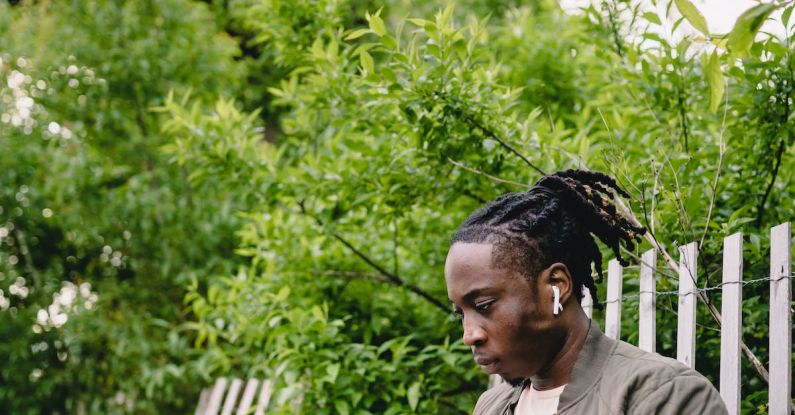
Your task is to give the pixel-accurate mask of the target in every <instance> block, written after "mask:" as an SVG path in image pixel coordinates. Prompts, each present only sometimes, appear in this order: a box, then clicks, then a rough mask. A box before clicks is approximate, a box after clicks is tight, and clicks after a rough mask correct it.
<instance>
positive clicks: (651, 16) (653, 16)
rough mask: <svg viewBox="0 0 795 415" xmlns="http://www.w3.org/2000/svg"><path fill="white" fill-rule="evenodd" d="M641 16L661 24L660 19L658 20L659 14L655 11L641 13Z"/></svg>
mask: <svg viewBox="0 0 795 415" xmlns="http://www.w3.org/2000/svg"><path fill="white" fill-rule="evenodd" d="M643 18H644V19H646V20H648V21H649V22H651V23H654V24H656V25H661V24H662V20H660V16H658V15H657V13H653V12H646V13H643Z"/></svg>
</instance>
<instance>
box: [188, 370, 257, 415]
mask: <svg viewBox="0 0 795 415" xmlns="http://www.w3.org/2000/svg"><path fill="white" fill-rule="evenodd" d="M227 384H228V385H229V389H228V390H227V388H226V386H227ZM241 389H243V381H242V380H241V379H237V378H234V379H232V382H229V381H228V380H227V379H226V378H218V379H216V380H215V384H213V386H212V388H205V389H204V390H202V392H201V396H199V404H198V406H197V407H196V412H195V415H218V411H219V410H220V411H221V415H232V413H233V412H234V413H235V415H247V414H248V413H249V412H250V411H251V407H252V405H253V404H254V399H255V398H256V399H257V405H256V407H255V408H254V415H263V414H265V411H266V410H267V409H268V404H269V403H270V400H271V396H272V395H273V383H272V382H271V381H269V380H265V381H260V380H259V379H249V380H248V382H246V387H245V389H243V396H241V397H240V399H239V400H238V396H240V390H241ZM224 395H225V397H224ZM222 403H223V407H221V404H222Z"/></svg>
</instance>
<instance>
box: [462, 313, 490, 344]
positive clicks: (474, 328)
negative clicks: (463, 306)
mask: <svg viewBox="0 0 795 415" xmlns="http://www.w3.org/2000/svg"><path fill="white" fill-rule="evenodd" d="M472 320H473V319H470V318H466V316H464V320H463V324H464V344H466V345H467V346H469V347H473V346H480V345H482V344H483V343H485V342H486V331H485V330H483V327H481V326H480V325H479V324H477V323H476V322H475V321H472Z"/></svg>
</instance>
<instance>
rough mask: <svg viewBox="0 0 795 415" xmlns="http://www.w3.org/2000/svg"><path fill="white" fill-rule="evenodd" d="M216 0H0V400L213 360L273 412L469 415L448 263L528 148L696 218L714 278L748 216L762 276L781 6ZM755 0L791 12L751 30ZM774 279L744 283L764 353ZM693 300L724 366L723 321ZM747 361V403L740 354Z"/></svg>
mask: <svg viewBox="0 0 795 415" xmlns="http://www.w3.org/2000/svg"><path fill="white" fill-rule="evenodd" d="M210 3H211V4H209V5H205V4H199V3H192V2H187V1H179V0H170V1H166V2H156V3H153V2H122V3H118V2H111V1H96V2H91V1H75V2H69V4H66V3H55V2H52V3H51V2H41V3H36V4H23V5H20V6H16V7H11V6H8V5H6V4H5V3H2V4H1V5H0V33H2V34H3V36H2V37H0V56H1V57H2V62H0V79H2V80H3V83H2V84H0V88H2V89H0V102H2V105H3V107H1V108H0V116H2V117H3V118H2V120H1V121H2V123H0V150H2V151H0V163H2V164H0V167H2V170H0V171H2V173H0V180H2V182H1V183H2V186H0V189H2V191H0V200H1V201H2V204H1V205H0V207H2V210H0V235H1V238H2V239H1V241H2V242H0V247H1V248H0V272H2V274H0V288H1V289H2V290H3V291H2V292H3V293H8V296H7V297H6V296H0V301H2V302H0V306H3V307H0V319H2V320H1V321H2V324H0V331H1V332H2V333H3V334H5V338H12V339H13V340H12V341H9V342H6V343H4V344H3V345H2V346H0V351H2V354H3V355H4V356H9V358H8V362H7V364H6V366H4V367H3V368H2V369H0V376H2V379H1V380H2V382H3V384H4V385H13V386H12V387H11V388H3V389H0V404H2V405H3V406H4V407H6V408H9V410H10V411H12V412H14V413H36V412H53V411H60V412H67V411H68V412H77V411H79V410H80V409H81V408H85V409H86V410H87V411H88V412H91V413H108V412H112V413H127V412H133V413H163V412H168V413H188V412H190V411H192V410H193V407H194V405H195V403H196V402H197V401H198V397H197V396H198V392H199V389H200V388H201V387H202V386H207V385H209V384H210V382H211V381H212V379H213V378H215V377H217V376H238V377H260V378H269V379H272V380H274V381H275V383H276V390H277V394H276V395H275V397H274V402H273V405H272V407H271V409H272V410H273V411H275V412H277V413H291V412H294V411H296V410H298V411H300V412H304V413H342V414H369V413H372V414H375V413H388V414H399V413H400V414H402V413H451V414H455V413H468V412H469V411H471V408H472V405H473V403H474V400H475V399H476V397H477V395H478V394H479V393H480V392H481V391H482V390H483V389H484V388H485V384H486V379H485V377H484V376H482V375H481V374H479V372H478V370H477V368H476V367H474V366H475V365H474V364H472V362H471V356H470V353H469V351H468V350H467V348H466V347H465V346H463V345H462V343H461V342H460V340H458V339H460V334H461V332H460V323H458V322H457V321H456V320H455V319H453V318H451V316H450V313H449V309H448V308H449V307H448V306H447V304H446V301H445V296H446V293H445V287H444V281H443V278H442V274H443V262H444V257H445V253H446V250H447V246H448V243H449V237H450V235H451V234H452V232H453V231H454V229H455V227H456V226H457V225H458V224H459V223H460V222H461V221H462V220H463V219H464V218H465V217H466V215H467V214H468V213H470V212H471V211H473V210H474V209H476V208H477V207H479V206H481V205H482V204H483V203H484V202H485V201H487V200H490V199H492V198H494V197H495V196H497V195H499V194H501V193H504V192H507V191H514V190H521V189H523V188H525V187H526V186H527V184H528V183H532V182H533V181H534V180H536V179H537V178H538V177H539V175H540V171H546V172H551V171H554V170H558V169H566V168H575V167H580V168H591V169H599V170H603V171H607V172H610V173H611V174H612V175H613V176H615V177H617V178H618V179H619V182H620V183H621V184H622V186H624V187H625V188H627V190H629V191H630V193H632V194H633V195H634V196H635V199H634V200H632V201H630V206H631V208H632V209H633V211H634V212H635V214H636V215H637V216H638V217H639V218H640V219H641V221H642V222H643V223H644V225H646V226H647V227H648V228H649V230H650V231H651V232H652V233H653V234H654V235H655V236H656V238H657V239H658V241H659V242H660V243H661V245H662V246H663V247H664V248H665V249H666V250H667V251H668V252H671V253H675V252H676V247H677V246H680V245H683V244H685V243H688V242H691V241H699V242H702V241H703V242H702V243H701V246H700V263H699V272H700V275H699V281H700V282H701V283H704V284H706V285H715V284H717V283H718V282H719V278H720V277H719V272H718V271H719V269H720V265H721V251H720V249H721V246H720V244H721V240H722V238H723V237H724V236H727V235H729V234H731V233H733V232H737V231H743V232H745V233H746V234H748V235H749V236H748V240H747V243H746V244H745V246H746V252H745V258H746V268H745V269H746V275H747V278H749V279H750V278H757V277H760V276H764V275H765V274H766V273H767V270H766V260H765V257H766V255H767V251H766V248H765V247H766V246H767V238H768V236H767V235H768V233H767V229H768V228H769V226H771V225H774V224H777V223H779V222H783V221H786V220H792V214H793V209H792V204H791V200H792V199H793V191H794V190H793V187H792V186H791V183H792V180H793V174H794V171H793V167H792V166H793V165H795V164H793V163H792V162H791V158H792V156H793V140H795V138H793V137H795V131H793V128H795V127H793V125H795V124H793V123H792V120H791V115H792V99H793V97H792V86H793V83H795V78H793V73H794V71H793V67H795V62H793V59H794V58H793V54H792V47H791V45H790V39H791V37H792V35H793V30H795V28H794V27H793V24H792V23H793V22H791V21H790V16H791V14H792V10H793V7H794V6H793V4H792V2H776V3H769V4H767V3H766V4H762V5H758V6H754V7H753V8H752V9H750V10H749V11H748V12H746V13H745V14H744V15H743V16H741V17H740V19H738V22H737V24H736V25H735V28H734V29H733V30H732V32H731V33H729V34H728V35H726V36H722V35H714V34H713V35H710V34H709V32H708V30H707V25H706V22H705V21H704V18H703V16H701V14H700V13H699V12H698V10H697V9H696V8H695V6H694V5H693V4H692V3H691V2H690V1H686V0H681V1H680V0H676V1H669V2H667V3H666V4H665V5H662V4H661V6H666V7H661V8H659V9H654V10H652V9H645V8H643V7H642V6H641V5H640V4H639V3H637V2H630V1H626V0H623V1H618V0H616V1H602V2H598V4H595V5H593V6H590V7H587V8H585V9H584V10H583V11H582V13H581V14H574V15H567V14H565V13H563V11H562V10H561V9H560V7H559V6H558V4H557V3H556V2H553V1H534V2H530V3H529V4H514V3H511V2H505V3H503V2H493V1H474V0H473V1H470V2H467V7H458V8H457V9H454V8H452V7H444V5H441V6H440V5H439V4H436V3H429V4H427V5H423V6H421V7H420V8H415V6H414V5H411V4H410V3H408V2H398V1H395V2H391V3H388V4H385V5H384V7H383V8H380V9H377V10H373V9H372V8H371V9H369V10H368V9H367V8H366V7H367V6H366V5H364V4H360V3H357V2H353V1H326V2H309V1H304V2H292V3H290V2H280V1H265V0H262V1H259V0H257V1H255V0H240V1H231V2H210ZM674 4H675V6H676V9H677V10H678V11H679V12H680V13H681V15H682V16H683V18H679V17H678V15H675V12H674V11H673V10H672V7H673V5H674ZM429 7H430V8H431V9H427V8H429ZM775 9H780V10H782V15H781V21H780V22H777V24H783V26H784V32H785V34H786V35H785V36H783V37H776V36H772V35H767V34H764V33H761V32H760V27H761V25H762V24H763V23H764V22H765V21H766V19H768V17H769V16H770V15H772V12H773V11H774V10H775ZM489 12H491V13H489ZM488 14H490V16H487V15H488ZM684 20H686V21H687V22H689V24H690V25H692V26H693V27H694V28H695V29H697V30H698V31H699V32H700V34H696V35H694V36H684V37H683V36H682V35H680V34H679V31H677V28H678V27H679V26H680V25H681V23H682V22H683V21H684ZM228 34H232V35H233V36H235V37H234V38H232V37H230V36H228ZM195 45H201V47H195ZM232 97H234V99H233V98H232ZM15 117H16V118H15ZM648 248H649V246H642V247H640V248H639V250H646V249H648ZM605 255H606V257H609V256H607V252H605ZM659 266H660V269H661V270H662V271H661V275H660V280H659V286H658V288H659V289H660V290H671V289H674V288H675V287H676V285H677V281H676V276H675V275H672V273H671V272H669V271H667V270H666V269H665V268H664V266H663V264H659ZM633 273H634V270H632V269H630V270H628V271H627V275H628V277H630V278H631V277H632V276H633ZM626 285H627V286H626V287H625V292H631V291H633V290H636V289H637V287H636V281H633V280H631V279H628V280H627V281H626ZM12 287H13V288H12ZM600 292H601V291H600ZM53 294H57V295H58V297H57V298H53ZM767 295H768V294H767V291H766V289H765V286H764V285H757V286H748V287H746V290H745V292H744V296H745V298H746V301H745V303H744V307H745V308H746V310H745V315H744V326H743V327H744V330H745V333H744V336H745V337H744V339H745V341H746V343H747V344H748V345H749V347H750V348H751V350H753V351H754V353H756V355H757V356H758V357H759V358H760V360H762V361H765V360H766V358H767V356H766V342H767V335H766V331H765V330H766V319H767V305H766V301H767ZM710 298H711V300H712V301H715V302H717V303H719V301H720V299H719V296H716V294H715V292H710ZM6 301H7V303H6ZM52 304H55V305H56V308H52V309H50V307H52V306H51V305H52ZM629 304H631V302H630V303H629ZM629 304H628V307H625V308H624V312H625V316H626V317H627V318H626V319H625V327H623V328H622V333H625V340H627V341H630V342H635V341H636V340H637V327H633V326H635V324H634V321H636V318H634V317H635V315H636V314H637V310H636V308H635V307H632V306H629ZM658 304H659V305H660V306H661V307H662V309H663V310H666V309H670V310H674V309H675V306H676V305H675V301H673V300H672V299H671V298H660V299H659V300H658ZM42 312H43V314H42ZM671 314H672V313H666V312H661V313H660V315H659V318H658V322H657V326H658V333H659V334H658V350H659V351H660V352H661V353H663V354H665V355H673V354H674V347H675V340H674V335H673V333H674V332H675V324H676V323H675V320H674V317H671ZM62 315H63V316H66V317H61V316H62ZM596 318H597V319H599V318H600V316H599V314H597V316H596ZM64 320H65V321H64ZM699 321H700V322H702V325H701V326H699V328H698V335H699V336H700V339H701V340H700V347H699V349H698V353H699V354H698V356H697V358H696V362H697V365H698V366H697V368H698V369H699V370H701V371H702V372H703V373H705V374H706V375H707V376H708V377H710V378H711V379H712V380H716V378H717V373H718V362H719V358H718V357H719V356H718V353H719V347H718V346H717V345H718V342H717V335H716V333H715V331H714V330H712V329H714V328H716V327H717V324H716V323H715V322H714V321H713V320H712V318H711V317H710V316H709V315H708V313H707V311H706V309H705V308H704V307H699ZM20 333H21V334H20ZM743 385H744V386H743V387H744V388H745V389H744V391H743V392H744V401H743V405H744V408H745V410H747V411H749V412H753V411H757V410H758V411H760V412H761V411H764V410H765V407H764V401H765V398H766V396H765V395H766V391H765V389H766V387H765V385H764V383H763V382H762V381H761V380H760V379H759V377H758V376H757V375H756V374H755V373H754V371H753V369H752V368H750V366H749V367H747V368H744V369H743ZM45 398H47V399H45Z"/></svg>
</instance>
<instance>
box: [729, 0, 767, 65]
mask: <svg viewBox="0 0 795 415" xmlns="http://www.w3.org/2000/svg"><path fill="white" fill-rule="evenodd" d="M776 8H778V6H777V5H776V4H758V5H756V6H754V7H751V8H750V9H748V10H746V11H745V12H744V13H743V14H741V15H740V17H738V18H737V21H736V22H735V23H734V28H733V29H732V30H731V32H729V41H728V43H727V47H728V48H729V51H731V54H732V56H733V57H735V58H737V57H743V56H746V55H747V54H748V50H749V49H750V48H751V44H752V43H753V42H754V38H755V37H756V33H757V32H758V31H759V28H760V27H762V23H764V22H765V19H767V17H768V16H769V15H770V13H772V12H773V10H775V9H776Z"/></svg>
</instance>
